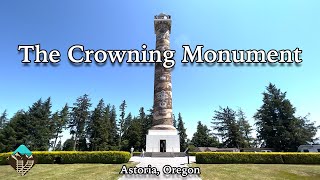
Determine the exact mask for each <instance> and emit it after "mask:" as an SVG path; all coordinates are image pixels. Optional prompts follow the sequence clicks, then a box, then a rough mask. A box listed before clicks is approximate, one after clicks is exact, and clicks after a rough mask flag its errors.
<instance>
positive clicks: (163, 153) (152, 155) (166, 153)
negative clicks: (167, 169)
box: [151, 152, 174, 157]
mask: <svg viewBox="0 0 320 180" xmlns="http://www.w3.org/2000/svg"><path fill="white" fill-rule="evenodd" d="M151 157H174V154H173V153H171V152H153V153H151Z"/></svg>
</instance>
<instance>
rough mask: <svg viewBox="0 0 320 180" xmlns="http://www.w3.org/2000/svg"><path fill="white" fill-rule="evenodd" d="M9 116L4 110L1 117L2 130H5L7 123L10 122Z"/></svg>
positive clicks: (0, 127) (0, 126)
mask: <svg viewBox="0 0 320 180" xmlns="http://www.w3.org/2000/svg"><path fill="white" fill-rule="evenodd" d="M7 115H8V114H7V110H4V111H3V113H2V114H1V116H0V129H3V128H4V126H5V125H6V123H7V121H8V118H7Z"/></svg>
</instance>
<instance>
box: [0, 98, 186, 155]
mask: <svg viewBox="0 0 320 180" xmlns="http://www.w3.org/2000/svg"><path fill="white" fill-rule="evenodd" d="M51 106H52V105H51V98H48V99H46V100H45V101H43V100H42V99H39V100H38V101H36V102H35V103H33V104H32V106H31V107H29V109H28V110H27V111H24V110H19V111H18V112H16V113H15V114H14V116H13V117H12V118H11V119H8V118H7V112H6V111H4V112H3V113H2V114H1V116H0V152H9V151H13V150H15V149H16V148H17V147H18V146H19V145H20V144H24V145H26V146H27V147H29V148H30V149H31V150H33V151H35V150H39V151H47V150H49V149H51V150H65V151H71V150H76V151H103V150H124V151H129V150H130V148H131V147H134V148H135V149H136V150H139V151H141V150H142V149H144V150H145V146H146V135H147V133H148V130H149V129H150V128H151V127H152V119H153V110H152V108H150V109H149V110H148V111H147V112H146V111H145V109H144V108H143V107H141V108H140V109H139V114H138V116H133V115H132V114H131V112H129V113H127V103H126V101H125V100H124V101H123V102H122V103H121V104H120V106H119V110H118V112H117V109H116V107H115V106H114V105H110V104H105V102H104V100H103V99H101V100H100V101H99V102H98V104H97V106H96V107H94V108H93V110H90V109H91V107H92V103H91V99H90V98H89V96H88V95H87V94H85V95H83V96H80V97H78V98H77V100H76V102H75V103H73V105H72V106H71V107H70V106H68V104H66V105H65V106H64V107H63V108H61V110H58V111H56V112H51ZM174 125H175V127H176V128H177V130H178V132H179V134H180V137H181V148H182V150H184V149H185V148H186V147H187V144H186V138H187V135H186V129H185V128H184V122H183V121H182V117H181V114H180V113H179V114H178V120H177V121H176V119H174ZM64 131H69V133H70V135H71V138H70V139H67V140H66V141H65V142H64V143H62V142H61V137H62V133H63V132H64ZM59 138H60V140H59Z"/></svg>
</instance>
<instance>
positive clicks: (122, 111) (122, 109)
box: [118, 100, 127, 148]
mask: <svg viewBox="0 0 320 180" xmlns="http://www.w3.org/2000/svg"><path fill="white" fill-rule="evenodd" d="M126 108H127V104H126V101H125V100H123V101H122V103H121V105H120V107H119V111H120V118H119V121H118V128H119V129H118V130H119V147H120V148H121V143H122V135H123V133H124V131H125V120H126V119H125V116H126Z"/></svg>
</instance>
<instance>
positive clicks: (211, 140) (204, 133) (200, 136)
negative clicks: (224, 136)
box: [191, 121, 219, 147]
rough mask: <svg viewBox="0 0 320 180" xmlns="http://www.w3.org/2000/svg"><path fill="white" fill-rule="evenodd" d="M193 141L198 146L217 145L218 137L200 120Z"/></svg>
mask: <svg viewBox="0 0 320 180" xmlns="http://www.w3.org/2000/svg"><path fill="white" fill-rule="evenodd" d="M191 143H192V144H193V145H194V146H196V147H217V146H218V144H219V143H218V141H217V139H216V138H215V137H214V136H213V135H212V134H211V133H210V130H209V129H208V127H207V126H206V125H203V124H202V123H201V122H200V121H199V122H198V126H197V131H196V132H195V133H194V134H193V137H192V140H191Z"/></svg>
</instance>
